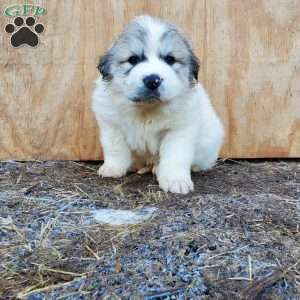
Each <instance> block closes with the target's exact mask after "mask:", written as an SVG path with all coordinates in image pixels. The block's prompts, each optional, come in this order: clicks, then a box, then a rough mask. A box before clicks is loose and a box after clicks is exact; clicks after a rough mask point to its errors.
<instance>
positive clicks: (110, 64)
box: [98, 21, 147, 80]
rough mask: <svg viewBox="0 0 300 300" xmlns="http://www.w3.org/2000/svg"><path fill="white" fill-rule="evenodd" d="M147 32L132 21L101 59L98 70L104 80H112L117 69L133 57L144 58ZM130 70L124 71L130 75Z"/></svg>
mask: <svg viewBox="0 0 300 300" xmlns="http://www.w3.org/2000/svg"><path fill="white" fill-rule="evenodd" d="M146 38H147V31H146V29H145V28H144V27H143V26H142V25H140V24H139V23H138V22H136V21H132V22H130V23H129V25H128V26H127V27H126V28H125V30H124V31H123V32H122V33H121V34H120V35H119V37H118V39H117V40H115V42H114V43H113V45H112V46H111V48H110V49H109V50H108V51H107V52H106V53H105V55H103V56H102V57H101V58H100V62H99V64H98V69H99V71H100V73H101V74H102V77H103V79H104V80H111V79H112V78H113V73H114V71H115V69H116V68H118V67H119V65H120V64H121V63H123V62H126V60H127V59H128V58H129V57H130V56H131V55H137V56H141V57H142V56H143V55H144V54H143V53H144V48H145V44H146ZM128 71H130V68H128V69H126V70H124V74H128Z"/></svg>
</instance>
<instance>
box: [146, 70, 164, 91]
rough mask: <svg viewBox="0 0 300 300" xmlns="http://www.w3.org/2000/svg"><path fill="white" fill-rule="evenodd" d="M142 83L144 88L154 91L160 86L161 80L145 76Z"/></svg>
mask: <svg viewBox="0 0 300 300" xmlns="http://www.w3.org/2000/svg"><path fill="white" fill-rule="evenodd" d="M143 81H144V84H145V86H146V87H147V88H148V89H150V90H153V91H154V90H156V89H157V88H158V87H159V86H160V84H161V82H162V79H161V78H160V77H159V76H158V75H156V74H152V75H148V76H146V77H145V78H144V79H143Z"/></svg>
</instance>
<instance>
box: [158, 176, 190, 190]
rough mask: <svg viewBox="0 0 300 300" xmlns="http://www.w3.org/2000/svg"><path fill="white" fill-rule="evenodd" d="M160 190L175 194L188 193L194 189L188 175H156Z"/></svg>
mask: <svg viewBox="0 0 300 300" xmlns="http://www.w3.org/2000/svg"><path fill="white" fill-rule="evenodd" d="M158 183H159V186H160V188H161V189H162V190H164V191H165V192H171V193H176V194H188V193H189V192H192V191H193V190H194V184H193V181H192V180H191V178H189V177H175V176H171V175H170V176H158Z"/></svg>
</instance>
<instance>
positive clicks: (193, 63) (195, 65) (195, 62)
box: [190, 52, 200, 80]
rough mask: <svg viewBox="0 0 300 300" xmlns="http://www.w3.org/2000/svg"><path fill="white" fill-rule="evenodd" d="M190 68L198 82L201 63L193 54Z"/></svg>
mask: <svg viewBox="0 0 300 300" xmlns="http://www.w3.org/2000/svg"><path fill="white" fill-rule="evenodd" d="M190 68H191V75H192V76H193V77H194V78H195V79H196V80H198V73H199V69H200V63H199V59H198V57H197V56H196V55H195V54H194V53H193V52H192V53H191V60H190Z"/></svg>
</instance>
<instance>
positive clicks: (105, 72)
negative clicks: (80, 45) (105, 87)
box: [97, 54, 112, 80]
mask: <svg viewBox="0 0 300 300" xmlns="http://www.w3.org/2000/svg"><path fill="white" fill-rule="evenodd" d="M97 68H98V70H99V72H100V73H101V75H102V78H103V80H110V79H111V78H112V75H111V73H110V55H109V54H105V55H103V56H101V57H100V61H99V64H98V66H97Z"/></svg>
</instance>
